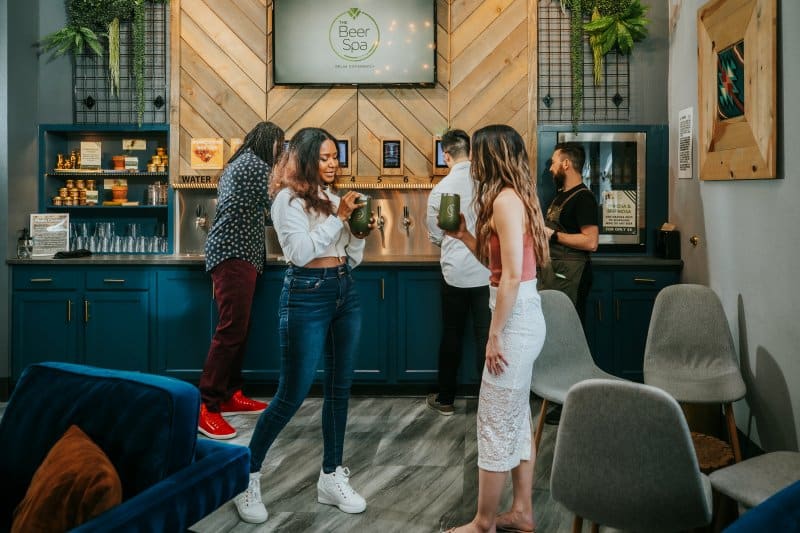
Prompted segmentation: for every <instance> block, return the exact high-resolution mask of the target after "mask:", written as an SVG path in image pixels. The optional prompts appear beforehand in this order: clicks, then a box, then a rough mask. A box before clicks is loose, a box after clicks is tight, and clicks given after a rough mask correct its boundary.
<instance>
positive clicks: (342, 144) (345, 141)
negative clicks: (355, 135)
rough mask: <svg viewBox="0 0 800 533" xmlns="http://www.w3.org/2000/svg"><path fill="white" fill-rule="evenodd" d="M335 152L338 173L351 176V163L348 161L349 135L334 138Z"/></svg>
mask: <svg viewBox="0 0 800 533" xmlns="http://www.w3.org/2000/svg"><path fill="white" fill-rule="evenodd" d="M336 152H337V154H338V158H339V174H340V175H342V176H352V175H353V165H352V164H351V161H350V159H351V157H350V155H351V154H350V137H337V138H336Z"/></svg>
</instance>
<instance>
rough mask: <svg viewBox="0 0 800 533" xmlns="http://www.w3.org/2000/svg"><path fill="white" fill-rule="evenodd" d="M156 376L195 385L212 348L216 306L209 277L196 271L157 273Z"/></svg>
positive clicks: (178, 270)
mask: <svg viewBox="0 0 800 533" xmlns="http://www.w3.org/2000/svg"><path fill="white" fill-rule="evenodd" d="M156 280H157V281H156V282H157V287H158V290H157V296H156V317H157V321H156V323H155V324H154V328H155V332H156V337H157V343H156V356H155V358H154V361H153V363H154V365H155V369H156V371H157V372H158V373H161V374H168V375H171V376H173V377H177V378H181V379H186V380H192V381H196V380H197V379H199V377H200V373H201V372H202V370H203V364H204V363H205V360H206V355H207V354H208V347H209V346H210V344H211V335H212V334H213V331H214V330H213V327H214V314H215V313H214V309H215V304H214V300H213V295H212V294H211V277H210V276H209V275H208V274H207V273H205V272H203V271H199V270H186V269H175V270H162V271H159V272H158V273H157V276H156Z"/></svg>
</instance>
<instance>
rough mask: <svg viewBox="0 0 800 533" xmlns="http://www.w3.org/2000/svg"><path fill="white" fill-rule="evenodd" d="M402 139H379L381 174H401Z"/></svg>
mask: <svg viewBox="0 0 800 533" xmlns="http://www.w3.org/2000/svg"><path fill="white" fill-rule="evenodd" d="M403 155H404V154H403V139H381V176H402V175H403V172H404V171H405V167H404V165H403Z"/></svg>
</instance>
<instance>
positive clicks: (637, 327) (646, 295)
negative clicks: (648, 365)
mask: <svg viewBox="0 0 800 533" xmlns="http://www.w3.org/2000/svg"><path fill="white" fill-rule="evenodd" d="M657 294H658V291H616V292H615V293H614V315H615V320H616V321H617V327H616V329H615V335H614V366H615V367H616V372H615V374H616V375H618V376H620V377H622V378H625V379H629V380H631V381H638V382H639V383H641V382H642V381H643V375H642V362H643V360H644V347H645V343H646V342H647V330H648V328H649V327H650V315H652V314H653V303H654V302H655V299H656V295H657Z"/></svg>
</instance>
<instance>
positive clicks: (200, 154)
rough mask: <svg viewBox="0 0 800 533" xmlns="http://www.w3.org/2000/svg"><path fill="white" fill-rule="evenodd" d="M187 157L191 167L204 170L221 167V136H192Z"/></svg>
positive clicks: (219, 168)
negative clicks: (190, 147) (190, 148)
mask: <svg viewBox="0 0 800 533" xmlns="http://www.w3.org/2000/svg"><path fill="white" fill-rule="evenodd" d="M191 146H192V152H191V155H190V157H189V159H190V163H191V166H192V168H194V169H206V170H221V169H222V146H223V141H222V138H219V137H209V138H193V139H192V142H191Z"/></svg>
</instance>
